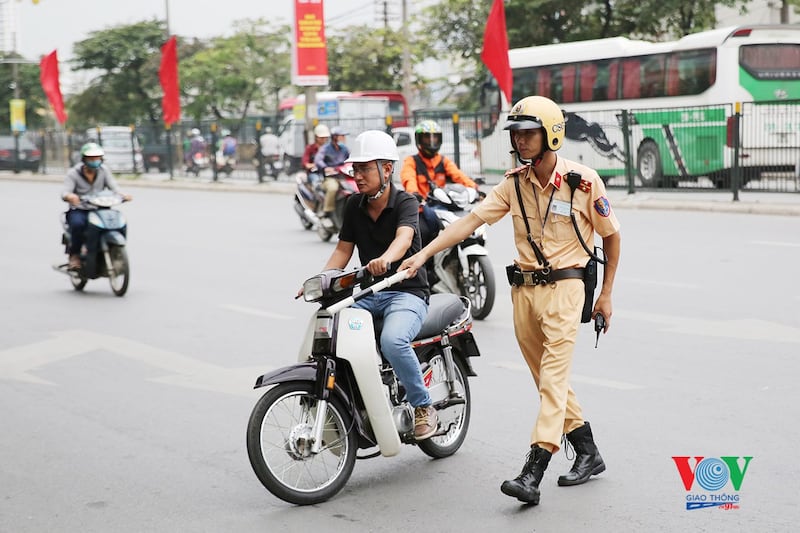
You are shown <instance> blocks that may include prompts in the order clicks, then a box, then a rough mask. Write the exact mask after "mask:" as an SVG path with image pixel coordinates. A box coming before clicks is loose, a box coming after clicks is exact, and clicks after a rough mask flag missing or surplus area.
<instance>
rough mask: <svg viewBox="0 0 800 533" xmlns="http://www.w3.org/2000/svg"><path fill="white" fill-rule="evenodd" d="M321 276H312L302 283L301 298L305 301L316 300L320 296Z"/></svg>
mask: <svg viewBox="0 0 800 533" xmlns="http://www.w3.org/2000/svg"><path fill="white" fill-rule="evenodd" d="M322 290H323V289H322V277H321V276H314V277H313V278H311V279H307V280H306V281H305V282H304V283H303V299H304V300H305V301H307V302H316V301H317V300H319V299H320V298H322V294H323V293H322Z"/></svg>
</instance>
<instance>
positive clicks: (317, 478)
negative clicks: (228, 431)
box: [247, 382, 358, 505]
mask: <svg viewBox="0 0 800 533" xmlns="http://www.w3.org/2000/svg"><path fill="white" fill-rule="evenodd" d="M312 390H313V385H312V384H311V383H306V382H289V383H281V384H280V385H277V386H276V387H274V388H272V389H270V390H268V391H267V392H266V393H265V394H264V395H263V396H262V397H261V398H260V399H259V400H258V402H257V403H256V405H255V407H254V408H253V412H252V414H251V415H250V420H249V421H248V423H247V455H248V456H249V458H250V465H251V466H252V467H253V471H254V472H255V473H256V476H257V477H258V479H259V481H261V483H262V484H263V485H264V487H266V488H267V490H268V491H270V492H271V493H272V494H274V495H275V496H277V497H278V498H280V499H282V500H284V501H287V502H289V503H294V504H296V505H313V504H316V503H321V502H324V501H326V500H328V499H330V498H331V497H333V496H335V495H336V494H337V493H338V492H339V491H340V490H342V488H344V485H345V484H346V483H347V480H348V479H350V475H351V474H352V473H353V467H354V466H355V461H356V452H357V450H358V436H357V434H356V432H355V431H351V430H352V429H353V423H352V419H351V417H350V414H349V413H348V412H347V411H346V410H345V409H344V407H343V405H342V402H341V401H340V400H339V399H338V398H336V397H334V396H331V397H330V398H329V400H328V408H327V417H326V421H325V429H324V430H323V435H322V438H323V446H322V449H321V451H320V452H319V453H317V454H312V453H311V452H310V451H309V450H308V449H307V447H308V442H307V440H306V437H308V436H309V432H310V431H311V426H312V425H313V423H314V417H315V416H316V412H317V400H316V399H314V398H313V397H312Z"/></svg>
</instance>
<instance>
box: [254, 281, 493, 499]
mask: <svg viewBox="0 0 800 533" xmlns="http://www.w3.org/2000/svg"><path fill="white" fill-rule="evenodd" d="M407 272H408V271H401V272H398V273H395V274H394V275H392V276H390V277H388V278H385V279H383V280H381V281H379V282H377V283H375V284H374V285H372V286H370V287H367V288H365V289H363V290H360V291H359V292H358V293H356V294H355V295H352V294H353V287H354V285H357V284H361V283H363V281H364V279H366V276H368V274H367V272H366V270H365V269H360V270H356V271H351V272H347V273H346V272H343V271H341V270H328V271H325V272H322V273H320V274H318V275H317V276H314V277H312V278H310V279H308V280H307V281H306V282H305V283H304V285H303V295H304V297H305V299H306V301H309V302H319V303H320V304H321V307H320V309H319V310H318V311H317V312H316V314H315V315H314V316H313V317H312V319H311V321H310V323H309V326H308V330H307V332H306V337H305V341H304V342H303V345H302V347H301V350H300V354H299V359H298V363H297V364H294V365H291V366H288V367H285V368H281V369H278V370H275V371H273V372H270V373H268V374H264V375H263V376H261V377H259V378H258V379H257V380H256V384H255V387H256V388H259V387H266V386H270V387H271V388H270V389H269V390H268V391H267V392H266V393H265V394H264V395H263V396H262V397H261V398H260V399H259V400H258V402H257V403H256V405H255V407H254V409H253V412H252V414H251V415H250V420H249V422H248V425H247V452H248V455H249V457H250V464H251V465H252V467H253V470H254V471H255V473H256V476H257V477H258V479H259V480H260V481H261V483H262V484H263V485H264V486H265V487H266V488H267V490H269V491H270V492H271V493H272V494H274V495H275V496H277V497H278V498H280V499H282V500H285V501H287V502H290V503H294V504H298V505H311V504H315V503H320V502H323V501H325V500H327V499H329V498H331V497H333V496H334V495H336V494H337V493H338V492H339V491H340V490H341V489H342V488H343V487H344V485H345V484H346V483H347V480H348V479H349V478H350V474H351V473H352V471H353V467H354V465H355V460H356V459H366V458H370V457H376V456H378V455H383V456H385V457H391V456H393V455H396V454H398V453H399V452H400V445H401V444H402V443H405V444H416V445H418V446H419V448H420V449H421V450H422V451H423V452H424V453H426V454H427V455H429V456H430V457H434V458H440V457H447V456H450V455H452V454H454V453H455V452H456V451H457V450H458V449H459V448H460V447H461V444H462V443H463V442H464V439H465V438H466V436H467V429H468V427H469V421H470V412H471V397H470V389H469V382H468V381H467V377H468V376H474V375H475V372H474V371H473V370H472V367H471V365H470V363H469V359H468V358H469V357H475V356H478V355H480V353H479V351H478V347H477V345H476V343H475V340H474V338H473V336H472V333H471V329H472V319H471V317H470V311H469V301H468V300H466V299H464V298H460V297H458V296H455V295H453V294H446V295H445V294H442V295H433V296H432V297H431V301H430V308H429V311H428V316H427V318H426V320H425V322H424V323H423V325H422V329H421V330H420V333H419V335H418V336H417V338H416V339H415V340H414V341H413V344H412V346H413V348H414V351H415V352H416V353H417V357H418V358H419V360H420V364H421V367H422V373H423V379H424V382H425V385H426V387H428V389H429V394H430V396H431V400H432V402H433V405H434V407H435V408H436V409H437V414H438V417H439V428H438V430H437V432H436V434H435V435H434V436H432V437H430V438H429V439H426V440H423V441H419V442H417V441H416V440H415V439H414V409H413V408H412V407H411V405H410V404H409V403H408V402H407V401H406V400H405V398H404V396H405V390H404V389H403V385H402V384H401V383H400V382H399V381H398V380H397V377H396V376H395V374H394V371H393V370H392V367H391V366H390V365H389V363H388V362H387V361H386V360H385V359H383V358H382V356H381V354H380V353H379V352H378V348H377V346H376V344H377V343H376V342H375V339H376V333H377V332H376V330H375V328H374V325H373V320H372V315H371V314H370V313H369V312H368V311H365V310H363V309H356V308H352V307H349V306H350V305H352V304H353V303H354V302H356V301H358V300H360V299H362V298H364V297H366V296H369V295H371V294H374V293H375V292H378V291H380V290H383V289H385V288H387V287H390V286H391V285H394V284H396V283H399V282H401V281H402V280H404V279H405V278H406V275H407ZM359 449H363V450H371V451H370V452H369V453H367V454H366V455H363V456H359V457H357V451H358V450H359Z"/></svg>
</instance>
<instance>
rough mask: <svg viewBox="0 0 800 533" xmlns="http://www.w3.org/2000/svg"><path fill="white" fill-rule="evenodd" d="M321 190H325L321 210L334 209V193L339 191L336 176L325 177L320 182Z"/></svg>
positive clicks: (326, 211)
mask: <svg viewBox="0 0 800 533" xmlns="http://www.w3.org/2000/svg"><path fill="white" fill-rule="evenodd" d="M322 190H323V191H325V201H324V202H323V203H322V210H323V211H324V212H325V213H333V212H334V211H336V193H337V192H339V180H337V179H336V178H325V179H324V180H323V182H322Z"/></svg>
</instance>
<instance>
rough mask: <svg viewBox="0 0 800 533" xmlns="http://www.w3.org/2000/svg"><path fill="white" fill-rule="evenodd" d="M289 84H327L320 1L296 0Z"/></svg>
mask: <svg viewBox="0 0 800 533" xmlns="http://www.w3.org/2000/svg"><path fill="white" fill-rule="evenodd" d="M294 19H295V20H294V43H293V44H294V45H293V46H292V83H293V84H294V85H322V86H324V85H328V49H327V46H326V43H325V17H324V16H323V9H322V0H295V2H294Z"/></svg>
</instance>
